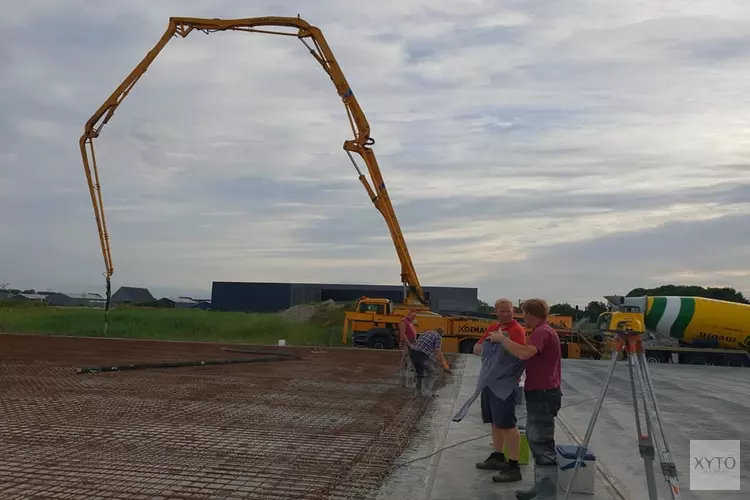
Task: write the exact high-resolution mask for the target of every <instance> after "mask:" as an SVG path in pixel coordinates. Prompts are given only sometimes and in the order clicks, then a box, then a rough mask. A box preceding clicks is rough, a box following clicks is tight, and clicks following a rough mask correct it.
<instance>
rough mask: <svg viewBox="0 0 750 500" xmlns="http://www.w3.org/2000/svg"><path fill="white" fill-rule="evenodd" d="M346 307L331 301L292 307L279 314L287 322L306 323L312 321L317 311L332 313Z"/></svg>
mask: <svg viewBox="0 0 750 500" xmlns="http://www.w3.org/2000/svg"><path fill="white" fill-rule="evenodd" d="M342 307H344V306H343V305H339V304H337V303H336V302H334V301H333V300H331V299H328V300H326V301H325V302H321V303H320V304H315V305H313V304H300V305H297V306H292V307H290V308H289V309H287V310H286V311H283V312H281V313H279V314H280V315H281V318H282V319H284V320H285V321H294V322H295V323H305V322H307V321H310V320H311V319H312V317H313V316H314V315H315V313H316V312H317V311H332V310H334V309H340V308H342Z"/></svg>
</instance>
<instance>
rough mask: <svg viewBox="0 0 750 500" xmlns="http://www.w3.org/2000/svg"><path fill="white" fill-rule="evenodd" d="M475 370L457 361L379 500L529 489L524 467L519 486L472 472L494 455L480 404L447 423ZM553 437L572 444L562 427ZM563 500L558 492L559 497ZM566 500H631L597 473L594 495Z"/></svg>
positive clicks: (468, 360)
mask: <svg viewBox="0 0 750 500" xmlns="http://www.w3.org/2000/svg"><path fill="white" fill-rule="evenodd" d="M479 368H480V360H479V358H478V357H476V356H471V355H462V356H460V357H459V358H458V361H457V363H456V366H454V372H455V374H454V376H453V380H452V382H451V383H450V384H448V385H446V386H445V387H443V388H442V389H440V390H439V391H438V393H437V397H436V398H435V401H434V405H433V408H432V410H431V411H430V412H429V413H428V415H426V416H425V417H423V421H422V423H421V425H420V427H421V431H420V433H419V434H418V435H417V436H416V438H415V439H414V441H413V442H414V444H413V446H412V447H411V448H410V449H409V450H408V451H407V452H406V453H405V454H404V455H403V456H402V458H401V459H400V460H399V461H398V463H399V465H397V467H396V469H395V470H394V472H393V474H392V475H391V476H390V478H389V480H388V481H387V482H386V483H385V485H384V486H383V487H382V488H381V490H380V491H379V494H378V496H377V498H378V500H386V499H393V498H410V499H414V500H416V499H420V500H459V499H472V500H474V499H476V500H495V499H512V498H515V494H514V492H515V490H516V489H519V488H520V489H525V488H527V487H528V486H530V485H531V483H532V481H533V466H532V465H522V466H521V471H522V474H523V480H522V481H521V482H519V483H512V484H498V483H494V482H493V481H492V474H493V473H492V472H491V471H483V470H478V469H477V468H476V467H475V463H476V462H478V461H482V460H484V459H485V458H486V457H487V456H488V455H489V453H490V452H491V451H492V448H491V445H490V435H489V428H488V426H487V425H486V424H483V423H482V420H481V410H480V405H479V401H478V400H477V401H476V402H475V403H474V404H473V405H472V406H471V408H470V410H469V413H468V415H467V416H466V418H465V419H464V420H463V421H461V422H452V421H451V417H452V416H453V415H454V413H455V411H456V410H457V409H458V408H459V407H460V406H461V405H462V404H463V403H464V402H465V401H466V400H467V399H468V398H469V397H470V396H471V394H472V393H473V392H474V388H475V386H476V381H477V375H478V374H479ZM517 414H518V417H519V424H520V425H523V423H525V418H524V416H525V408H524V407H523V406H521V407H520V408H519V411H518V413H517ZM556 436H557V437H558V442H559V443H561V444H573V443H574V442H575V441H574V438H573V437H572V436H570V435H569V434H567V431H566V429H565V428H564V427H562V426H559V427H558V429H557V431H556ZM562 496H563V494H562V492H560V495H559V497H560V498H562ZM634 498H635V497H634ZM641 498H643V497H641ZM570 499H571V500H581V499H588V500H600V499H601V500H610V499H616V500H622V499H629V497H626V496H622V495H619V494H618V492H617V490H616V489H615V487H614V486H613V485H612V484H610V482H609V481H608V480H607V477H606V474H605V473H602V472H598V473H597V477H596V495H593V496H592V495H581V494H574V495H571V496H570Z"/></svg>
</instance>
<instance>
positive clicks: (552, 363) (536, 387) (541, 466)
mask: <svg viewBox="0 0 750 500" xmlns="http://www.w3.org/2000/svg"><path fill="white" fill-rule="evenodd" d="M521 310H522V311H523V315H524V321H525V322H526V325H527V326H528V327H529V328H531V329H532V331H531V335H530V336H529V338H528V339H527V340H526V345H522V344H518V343H516V342H513V341H512V340H511V339H509V338H506V337H502V338H501V339H499V340H500V342H502V343H503V345H504V346H505V348H506V349H507V350H508V351H509V352H510V353H511V354H513V355H515V356H517V357H518V358H520V359H523V360H524V368H525V369H526V383H525V384H524V396H525V397H526V437H527V438H528V441H529V449H530V450H531V454H532V455H533V456H534V472H535V474H534V479H535V480H534V486H533V487H532V488H531V489H530V490H526V491H516V498H518V499H520V500H528V499H532V498H537V495H540V497H541V498H547V495H552V493H553V492H556V491H557V452H556V451H555V417H556V416H557V412H558V411H560V407H561V406H562V391H561V390H560V380H561V378H562V377H561V371H562V370H561V366H562V353H561V351H560V337H558V335H557V332H556V331H555V329H554V328H552V327H551V326H550V325H549V323H547V317H548V316H549V306H548V305H547V302H545V301H544V300H542V299H531V300H527V301H526V302H524V303H523V304H522V305H521ZM552 498H554V497H552Z"/></svg>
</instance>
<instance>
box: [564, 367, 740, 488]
mask: <svg viewBox="0 0 750 500" xmlns="http://www.w3.org/2000/svg"><path fill="white" fill-rule="evenodd" d="M649 368H650V371H651V378H652V379H653V384H654V390H655V392H656V397H657V399H658V403H659V407H660V410H661V413H662V423H663V426H664V431H665V434H666V437H667V440H668V443H669V445H670V448H671V450H672V456H673V459H674V461H675V463H676V465H677V468H678V475H679V481H680V487H681V489H682V496H681V498H682V500H704V499H705V500H709V499H711V500H713V499H718V500H724V499H726V500H734V499H737V500H739V499H747V498H750V482H749V481H750V474H749V473H748V469H749V468H750V447H749V445H750V442H749V441H748V440H750V430H748V422H749V420H748V417H750V369H747V368H732V367H719V366H694V365H672V364H670V365H666V364H662V365H653V364H650V365H649ZM608 369H609V361H589V360H567V359H566V360H563V388H562V389H563V394H564V395H563V405H564V406H565V405H569V404H571V403H576V402H579V401H584V402H580V403H578V404H574V405H573V406H569V407H567V408H564V409H563V410H562V411H561V412H560V419H559V420H560V421H561V423H562V424H563V425H566V426H568V427H569V428H571V430H572V431H573V432H574V433H576V434H578V435H579V436H580V437H581V438H582V437H583V436H584V435H585V433H586V428H587V427H588V423H589V421H590V419H591V413H592V412H593V410H594V406H595V404H596V398H598V396H599V392H600V391H601V387H602V385H603V384H604V379H605V378H606V374H607V371H608ZM590 398H593V399H590ZM586 399H589V400H588V401H585V400H586ZM636 438H637V434H636V426H635V415H634V413H633V406H632V397H631V390H630V378H629V371H628V367H627V364H626V363H625V362H619V363H618V365H617V367H616V368H615V373H614V375H613V379H612V383H611V384H610V389H609V391H608V393H607V396H606V397H605V400H604V404H603V407H602V410H601V413H600V415H599V419H598V420H597V423H596V427H595V429H594V433H593V437H592V440H591V445H590V447H591V448H592V449H593V450H594V452H595V453H596V455H597V459H598V460H599V461H600V462H602V463H603V464H604V465H605V466H606V467H607V468H608V469H609V470H610V471H611V472H612V473H613V474H614V475H616V476H617V480H618V481H620V482H621V483H622V484H623V485H624V486H625V487H626V488H627V489H628V490H630V493H631V495H632V497H633V498H635V499H640V498H642V499H647V498H648V495H647V492H646V482H645V476H644V464H643V460H642V459H641V457H640V455H639V454H638V446H637V443H636ZM691 439H709V440H711V439H739V440H741V441H743V442H742V448H741V461H740V466H741V470H742V474H741V478H742V479H741V483H742V484H741V488H742V489H741V490H740V491H691V490H690V440H691ZM656 482H657V486H658V487H659V488H660V490H659V491H660V494H661V495H663V498H665V499H666V498H671V497H670V496H668V495H669V491H668V489H667V488H666V483H665V482H664V479H663V476H662V475H661V472H660V471H659V470H658V469H657V471H656Z"/></svg>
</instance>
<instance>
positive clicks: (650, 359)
mask: <svg viewBox="0 0 750 500" xmlns="http://www.w3.org/2000/svg"><path fill="white" fill-rule="evenodd" d="M646 361H648V362H649V363H661V360H660V359H659V358H658V357H657V356H649V357H647V358H646Z"/></svg>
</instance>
